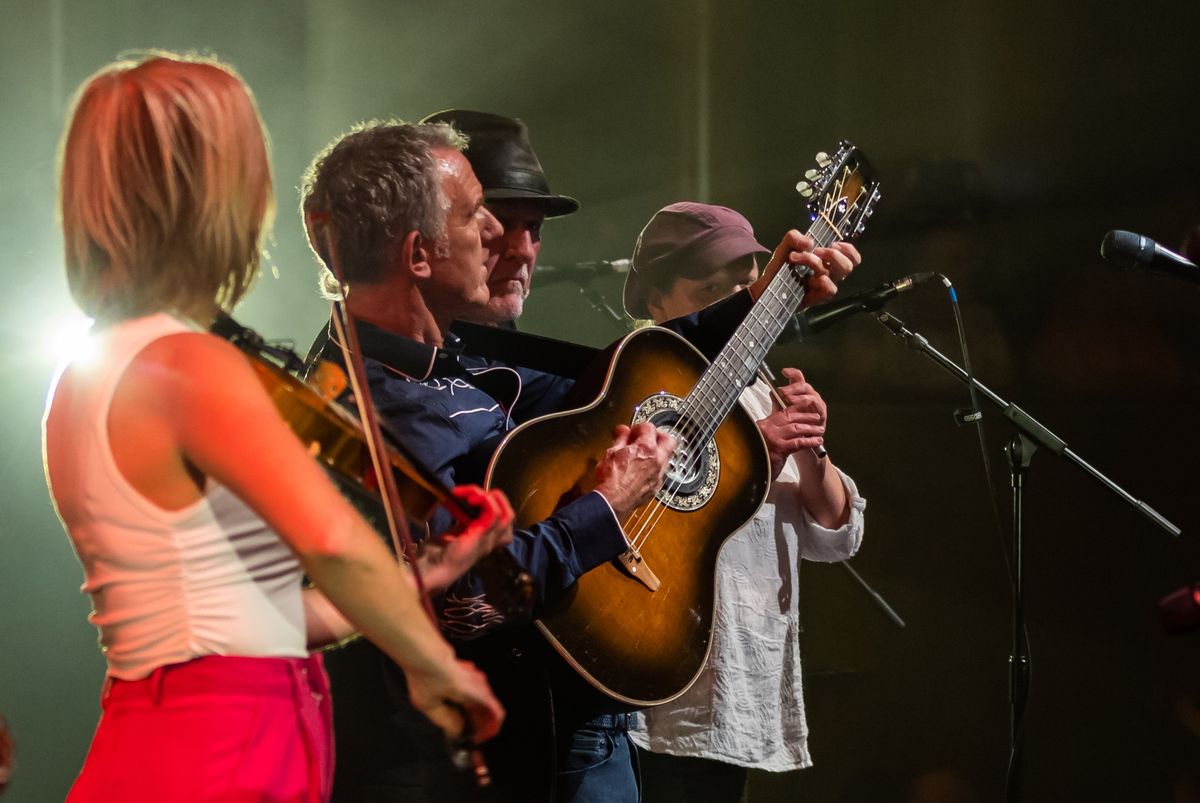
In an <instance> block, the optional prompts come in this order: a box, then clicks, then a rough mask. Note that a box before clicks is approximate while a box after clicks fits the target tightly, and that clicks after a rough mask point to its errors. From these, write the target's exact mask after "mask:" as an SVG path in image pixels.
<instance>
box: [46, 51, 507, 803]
mask: <svg viewBox="0 0 1200 803" xmlns="http://www.w3.org/2000/svg"><path fill="white" fill-rule="evenodd" d="M272 209H273V196H272V190H271V176H270V169H269V167H268V155H267V144H266V138H265V132H264V130H263V126H262V122H261V119H260V117H259V114H258V110H257V108H256V106H255V103H254V100H253V98H252V96H251V94H250V92H249V90H248V89H247V87H246V86H245V85H244V84H243V83H242V81H241V80H240V79H239V78H238V76H237V75H236V74H235V73H234V72H233V71H232V70H231V69H230V68H228V67H226V66H224V65H222V64H220V63H218V62H216V61H213V60H207V59H197V58H190V57H183V56H177V55H172V54H156V55H154V56H151V57H148V58H145V59H143V60H139V61H122V62H117V63H114V64H110V65H108V66H106V67H104V68H103V69H101V70H100V71H99V72H97V73H96V74H95V75H93V76H92V77H91V78H90V79H89V80H88V81H87V82H86V83H85V84H84V85H83V87H82V88H81V90H80V92H79V95H78V97H77V99H76V103H75V107H74V110H73V112H72V115H71V118H70V120H69V122H68V125H67V129H66V132H65V134H64V139H63V143H62V152H61V186H60V213H61V217H62V226H63V233H64V238H65V245H66V266H67V280H68V284H69V287H70V290H71V293H72V295H73V297H74V298H75V300H76V301H77V302H78V304H79V306H80V307H81V308H82V309H83V311H84V312H85V313H87V314H88V315H90V316H91V317H93V318H94V319H95V321H96V324H95V327H94V330H93V335H92V338H93V340H94V346H95V348H94V350H93V356H92V357H91V358H89V359H87V360H77V361H76V362H74V363H73V364H71V365H69V366H67V367H66V368H65V369H64V370H63V372H62V374H61V375H60V376H59V378H58V379H57V381H56V383H55V386H54V388H53V389H52V391H51V393H50V398H49V401H48V403H47V409H46V415H45V420H44V444H45V446H44V448H45V463H46V474H47V480H48V484H49V486H50V491H51V496H52V497H53V500H54V504H55V506H56V509H57V511H58V513H59V516H60V518H61V519H62V521H63V524H64V526H65V528H66V530H67V534H68V536H69V537H70V539H71V542H72V545H73V546H74V548H75V550H76V553H77V554H78V556H79V559H80V562H81V563H82V565H83V570H84V577H85V582H84V586H83V590H84V591H86V592H87V593H89V594H90V595H91V597H92V602H93V605H94V611H93V613H92V616H91V619H92V621H93V622H94V623H95V624H96V626H97V628H98V629H99V632H100V643H101V645H102V650H103V651H104V654H105V658H106V661H107V664H108V669H107V673H106V679H105V683H104V690H103V695H102V709H103V712H102V716H101V719H100V724H99V726H98V727H97V731H96V734H95V737H94V739H93V742H92V746H91V749H90V751H89V753H88V757H87V761H86V763H85V765H84V768H83V770H82V772H81V773H80V776H79V778H78V779H77V781H76V783H75V785H74V787H73V788H72V791H71V795H70V798H69V799H70V800H74V801H90V800H122V801H140V800H146V801H151V800H153V801H163V800H171V801H186V800H228V799H237V800H260V799H261V800H267V799H269V800H288V801H299V800H324V799H326V798H327V797H328V793H329V779H330V771H331V764H332V756H331V746H330V745H331V739H330V732H329V727H330V726H329V701H328V690H327V687H326V682H325V676H324V670H323V668H322V666H321V662H320V658H319V656H310V652H309V651H310V650H311V649H313V648H315V647H318V646H320V645H322V644H325V643H329V642H332V641H336V640H339V639H342V638H345V637H346V636H348V635H350V634H351V633H352V632H354V631H355V630H358V631H361V633H362V634H363V635H365V636H366V637H367V638H369V639H371V640H372V641H373V642H375V643H376V644H377V645H379V646H380V647H381V648H382V649H383V651H384V652H385V653H387V654H388V655H389V656H390V657H391V658H392V659H393V660H395V661H396V662H397V664H399V665H400V666H401V667H402V668H403V669H404V671H405V672H406V674H407V677H408V682H409V687H410V689H411V694H412V697H413V701H414V703H415V705H416V706H417V707H418V708H419V709H420V710H421V711H422V712H424V713H425V714H426V715H427V716H428V717H429V718H430V719H431V720H433V721H434V722H435V723H436V724H437V725H439V726H440V727H441V728H443V729H444V730H445V731H446V732H447V733H450V734H455V733H457V732H459V730H460V729H461V728H462V727H463V725H464V722H463V721H462V717H461V715H460V713H461V712H465V714H466V716H467V718H468V719H469V720H470V723H469V724H470V725H471V727H472V729H473V732H474V734H475V736H476V737H479V738H488V737H490V736H491V735H493V734H494V733H495V732H496V731H497V730H498V728H499V723H500V720H501V718H502V716H503V712H502V711H501V709H500V706H499V703H497V702H496V700H495V698H494V697H493V696H492V694H491V691H490V689H489V688H488V686H487V683H486V681H485V680H484V678H483V676H482V675H481V674H480V673H478V671H477V670H475V668H474V667H472V666H471V665H469V664H465V663H462V662H459V661H457V660H456V659H455V657H454V654H453V652H452V650H451V648H450V647H449V645H448V644H447V643H446V642H445V641H444V640H443V639H442V638H441V636H440V635H439V634H438V633H437V631H436V630H435V629H434V626H433V625H432V624H431V623H430V621H428V619H427V618H426V617H425V616H424V614H423V613H422V610H421V607H420V604H419V600H418V597H417V594H416V591H415V588H414V584H413V582H412V581H411V578H410V576H409V575H408V573H407V571H406V570H405V569H403V568H402V567H401V566H399V565H397V564H396V562H395V561H394V560H393V559H392V557H391V555H390V554H389V553H388V552H387V550H386V549H385V548H384V547H383V545H382V543H381V542H380V540H379V539H378V537H377V536H376V535H375V533H374V532H373V531H372V530H371V529H370V527H369V525H368V524H367V523H366V522H365V521H363V520H362V519H361V518H360V517H359V516H358V515H357V514H356V513H355V512H354V511H353V509H352V508H351V507H350V506H349V505H348V504H347V503H346V502H345V501H344V500H343V499H342V498H341V497H340V496H339V495H338V493H337V492H336V490H335V489H334V487H333V485H332V484H331V483H330V481H329V480H328V479H327V478H326V477H325V475H324V474H323V473H322V471H321V469H320V468H319V467H318V466H317V465H316V463H315V462H314V461H313V460H312V459H311V458H310V457H309V456H308V454H307V453H306V451H305V450H304V448H303V447H302V446H301V444H300V443H299V441H298V440H297V439H296V438H295V437H294V436H293V435H292V433H291V431H290V430H289V429H288V427H287V425H286V424H285V423H284V422H283V421H282V420H281V419H280V417H279V415H278V414H277V413H276V411H275V409H274V407H273V406H272V403H271V401H270V400H269V398H268V397H267V395H266V393H265V391H264V390H263V389H262V387H261V385H260V383H259V380H258V379H257V377H256V375H255V374H254V372H253V370H252V368H251V367H250V366H249V365H248V363H247V362H246V360H245V358H244V357H243V356H242V354H241V353H239V352H238V351H236V350H235V349H234V348H233V347H231V346H230V345H229V344H227V343H225V342H224V341H222V340H220V339H218V338H216V337H214V336H212V335H210V334H207V333H206V330H207V329H208V326H209V324H210V323H211V321H212V320H213V318H214V316H215V315H216V313H217V312H218V311H221V310H228V309H229V308H231V307H232V306H233V305H234V304H235V303H237V301H238V300H239V299H240V298H241V297H242V296H243V294H244V293H245V292H246V291H247V290H248V288H249V286H250V284H251V282H252V280H253V278H254V276H255V274H256V272H257V267H258V266H257V261H258V260H257V257H258V253H259V242H260V238H261V235H262V232H263V230H264V227H265V226H266V225H268V223H269V218H270V215H271V211H272ZM461 492H462V493H469V494H470V495H471V497H472V501H475V502H477V503H478V504H480V505H482V507H483V508H484V510H485V513H484V514H483V515H481V517H480V519H479V520H478V521H476V522H475V523H474V524H473V525H472V526H471V527H469V528H467V530H466V531H465V532H464V533H462V534H461V535H460V537H458V538H457V539H455V540H454V542H453V543H452V545H451V546H450V550H449V551H450V559H449V560H447V559H445V556H443V559H442V560H441V561H440V562H439V564H438V565H437V567H436V568H435V569H434V571H433V572H432V573H431V575H430V577H429V578H428V580H429V584H430V586H431V587H439V586H444V585H445V584H446V583H448V582H449V581H450V580H452V579H453V578H454V577H455V576H456V575H457V573H460V572H461V571H463V570H465V568H466V567H467V566H469V565H470V563H472V562H473V561H474V559H475V558H477V557H478V556H479V555H481V554H483V553H484V552H485V551H487V550H489V549H491V548H492V547H493V546H495V545H496V544H497V543H499V542H503V541H504V540H506V539H507V538H508V537H510V533H511V526H510V522H511V511H510V510H509V508H508V505H507V503H506V502H505V501H504V500H503V498H502V497H498V496H495V495H483V494H482V493H481V492H478V491H461ZM305 574H307V575H308V576H309V577H310V578H311V579H312V580H313V581H314V583H315V584H316V586H317V588H311V589H302V587H301V578H302V576H303V575H305Z"/></svg>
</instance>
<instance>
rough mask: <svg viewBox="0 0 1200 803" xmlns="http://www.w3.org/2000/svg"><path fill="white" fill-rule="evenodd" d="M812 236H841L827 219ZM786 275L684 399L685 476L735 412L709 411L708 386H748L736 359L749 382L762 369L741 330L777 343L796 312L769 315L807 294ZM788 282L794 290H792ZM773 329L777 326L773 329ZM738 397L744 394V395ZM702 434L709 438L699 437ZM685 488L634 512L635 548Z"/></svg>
mask: <svg viewBox="0 0 1200 803" xmlns="http://www.w3.org/2000/svg"><path fill="white" fill-rule="evenodd" d="M823 222H824V223H825V226H822V225H821V224H822V223H823ZM823 228H830V229H833V230H832V231H823ZM808 233H809V235H810V236H812V237H813V238H814V239H815V240H817V242H818V244H819V246H825V245H828V244H829V243H831V242H833V241H834V240H835V239H836V237H831V235H835V234H836V233H837V230H836V229H835V228H833V227H832V226H830V225H829V222H828V218H825V217H818V218H817V220H816V221H815V222H814V225H813V226H812V227H810V229H809V232H808ZM825 238H829V240H828V241H826V239H825ZM784 276H785V277H786V278H785V279H783V280H782V281H779V282H775V281H772V282H771V284H769V285H768V287H767V290H766V291H765V292H764V294H763V295H764V297H765V299H766V301H767V302H768V303H766V304H763V305H761V306H758V305H756V308H755V309H753V310H752V311H751V314H750V315H748V316H747V322H746V325H745V326H739V327H738V329H737V330H735V332H734V339H735V340H736V341H738V342H735V344H734V346H733V347H732V348H731V349H729V350H725V349H722V352H721V353H720V354H719V355H718V358H717V360H714V362H713V363H712V365H710V366H709V368H708V369H707V370H706V371H705V372H704V374H703V375H702V376H701V378H700V381H699V382H697V386H696V388H695V390H694V391H693V392H692V393H691V394H689V396H688V398H687V399H685V400H684V404H683V405H682V406H681V408H680V418H679V421H683V422H684V425H683V426H677V432H679V434H680V436H681V438H684V439H686V442H687V444H688V448H689V450H690V453H691V455H694V456H693V457H690V458H689V462H688V463H687V464H685V469H686V470H685V471H684V472H683V476H687V475H690V474H692V473H693V472H694V471H696V470H697V468H698V467H699V465H700V463H701V462H702V461H703V459H704V454H705V453H706V452H707V445H708V441H709V439H710V438H711V437H712V435H713V434H714V433H715V430H716V429H717V428H718V427H719V426H720V423H721V421H722V420H723V419H724V417H725V415H726V414H727V413H728V412H729V409H731V408H732V404H729V403H727V404H726V406H725V409H724V410H722V409H720V405H718V404H713V405H712V406H711V407H710V405H709V397H710V395H712V394H711V390H710V389H709V386H710V385H713V384H717V383H719V382H720V381H721V380H724V379H728V380H729V381H730V383H731V384H733V383H737V384H745V382H742V381H741V380H739V379H738V377H737V373H736V371H734V370H733V369H732V367H731V366H730V365H729V362H730V361H731V359H732V357H734V356H736V357H738V358H739V360H740V362H741V368H742V370H748V371H749V372H750V373H749V374H747V377H743V378H742V379H745V380H747V381H748V376H749V375H750V374H753V373H754V371H755V370H757V363H758V361H756V360H751V359H750V358H751V355H750V354H749V353H748V352H746V351H745V344H746V342H747V341H746V338H744V337H742V331H743V330H749V331H750V337H751V338H756V339H757V340H758V342H759V343H766V342H768V338H769V340H770V342H774V340H775V338H777V337H778V335H779V333H780V332H781V331H782V330H783V327H784V326H785V325H786V322H787V319H788V318H789V317H790V315H791V313H788V314H784V315H781V314H779V313H778V312H777V313H776V316H775V319H774V320H772V319H770V318H768V317H767V314H768V313H770V312H772V311H774V310H773V307H774V305H775V303H777V302H778V301H779V300H780V299H781V298H782V299H783V300H785V301H786V299H787V297H788V295H789V294H795V293H799V292H800V291H801V289H802V284H801V283H800V281H799V279H798V277H797V276H796V274H795V273H793V272H790V271H789V272H788V273H787V274H784ZM789 283H790V284H791V285H794V286H787V285H788V284H789ZM759 312H761V314H756V313H759ZM772 324H774V325H773V326H772ZM771 328H774V329H775V331H774V332H773V333H770V332H769V329H771ZM718 389H719V388H718ZM732 389H733V388H727V389H726V390H725V394H724V395H725V397H726V398H732V399H733V403H736V399H737V396H735V395H734V394H732V392H731V391H732ZM738 395H740V393H739V394H738ZM719 397H720V394H717V395H716V396H714V397H713V398H714V402H715V400H716V398H719ZM697 398H699V399H700V403H699V407H700V409H699V410H698V411H696V412H695V413H692V412H690V408H692V407H694V406H696V405H694V404H689V402H694V401H695V400H696V399H697ZM677 424H678V422H677ZM701 435H703V436H704V437H700V436H701ZM677 473H678V472H677ZM681 485H682V481H681V480H675V481H670V482H668V483H667V485H666V486H664V487H663V489H661V491H662V492H665V495H666V496H667V497H668V500H667V501H666V502H664V500H662V499H660V498H659V495H658V494H656V495H655V498H654V501H653V503H652V504H650V505H646V506H643V508H642V509H641V510H640V511H635V512H634V515H633V517H631V519H630V520H629V522H628V523H627V532H628V531H629V529H633V530H634V537H633V538H632V539H631V546H633V547H634V548H635V549H640V548H641V547H642V546H643V545H644V544H645V543H646V541H647V540H648V539H649V536H650V534H651V533H652V532H653V529H654V527H655V526H656V525H657V523H658V521H659V520H660V519H661V517H662V516H663V515H664V514H665V512H666V510H667V508H668V507H669V506H670V504H672V503H674V502H675V499H676V497H677V496H678V493H679V491H680V488H681Z"/></svg>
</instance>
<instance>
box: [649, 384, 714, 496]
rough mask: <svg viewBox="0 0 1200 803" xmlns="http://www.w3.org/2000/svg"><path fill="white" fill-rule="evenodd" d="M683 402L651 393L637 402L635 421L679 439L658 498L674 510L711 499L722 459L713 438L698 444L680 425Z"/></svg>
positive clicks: (676, 439) (667, 395)
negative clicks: (646, 422) (642, 422)
mask: <svg viewBox="0 0 1200 803" xmlns="http://www.w3.org/2000/svg"><path fill="white" fill-rule="evenodd" d="M681 403H682V400H681V399H680V398H679V397H677V396H672V395H670V394H667V393H659V394H655V395H654V396H650V397H649V398H647V399H645V400H644V401H643V402H642V403H641V404H640V405H638V407H637V410H636V411H635V413H634V416H633V423H635V424H636V423H638V422H641V421H648V422H650V423H651V424H653V425H654V426H655V428H656V429H658V430H659V431H661V432H666V433H667V434H669V435H671V436H672V437H674V438H675V441H676V443H675V452H674V454H672V455H671V462H670V464H669V465H668V467H667V476H666V479H665V480H664V481H663V487H662V488H661V489H660V490H659V492H658V493H657V494H655V497H656V498H657V499H658V501H659V502H661V503H662V504H664V505H666V506H667V507H670V508H674V509H675V510H696V509H698V508H700V507H703V506H704V504H705V503H706V502H708V500H709V499H711V498H712V495H713V492H714V491H715V490H716V487H717V479H718V477H719V476H720V469H721V461H720V457H719V456H718V453H717V445H716V443H715V442H714V441H713V440H712V439H711V438H710V439H709V440H708V442H707V443H702V444H696V443H695V442H694V441H693V440H692V438H691V437H690V436H689V435H687V434H686V428H685V427H681V426H680V416H679V405H680V404H681Z"/></svg>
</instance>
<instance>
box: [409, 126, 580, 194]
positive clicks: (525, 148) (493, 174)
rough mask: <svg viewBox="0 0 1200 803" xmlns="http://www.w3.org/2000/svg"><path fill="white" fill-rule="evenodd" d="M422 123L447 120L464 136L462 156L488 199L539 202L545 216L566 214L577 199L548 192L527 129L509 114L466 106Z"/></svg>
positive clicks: (548, 189) (544, 175)
mask: <svg viewBox="0 0 1200 803" xmlns="http://www.w3.org/2000/svg"><path fill="white" fill-rule="evenodd" d="M421 122H422V123H448V124H450V125H452V126H454V128H455V129H457V130H458V131H461V132H462V133H464V134H466V135H467V139H468V140H469V142H468V143H467V151H466V157H467V161H469V162H470V163H471V169H472V170H474V171H475V175H476V176H477V177H478V178H479V183H480V184H482V185H483V197H484V198H486V199H487V200H489V201H493V200H501V199H505V198H520V199H524V200H535V201H540V202H541V203H542V204H543V206H544V207H545V209H546V217H559V216H561V215H569V214H571V213H572V212H574V211H576V210H577V209H579V201H576V200H575V199H574V198H571V197H570V196H567V195H555V194H553V193H552V192H550V185H549V183H547V181H546V174H545V172H544V171H543V170H542V163H541V162H539V161H538V158H537V154H536V153H534V152H533V146H532V145H530V144H529V129H528V128H527V127H526V125H525V123H523V122H521V121H520V120H517V119H516V118H513V117H505V116H503V115H500V114H489V113H488V112H474V111H468V110H466V109H447V110H446V111H441V112H437V113H436V114H431V115H429V116H428V117H426V118H425V119H423V120H421Z"/></svg>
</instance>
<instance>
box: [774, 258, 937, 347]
mask: <svg viewBox="0 0 1200 803" xmlns="http://www.w3.org/2000/svg"><path fill="white" fill-rule="evenodd" d="M936 277H937V274H936V273H932V272H928V271H926V272H922V273H914V274H912V275H910V276H905V277H904V278H903V279H897V280H896V281H894V282H888V283H887V284H884V285H880V286H879V287H876V288H875V289H874V290H867V291H866V292H863V293H856V294H855V295H852V296H849V297H847V298H843V299H836V298H835V299H834V300H832V301H827V302H825V303H824V304H818V305H817V306H815V307H810V308H809V309H807V310H805V311H804V312H801V313H799V314H798V315H796V325H795V328H796V330H797V333H798V334H799V335H801V336H803V337H807V336H808V335H812V334H816V333H817V332H819V331H821V330H822V329H825V328H826V327H829V326H833V324H835V323H837V322H838V321H841V320H845V319H846V318H849V317H850V316H852V315H857V314H858V313H860V312H874V311H875V310H877V309H880V308H882V307H883V305H884V304H886V303H887V302H888V301H890V300H891V299H893V298H895V297H896V296H898V295H900V294H901V293H904V292H907V291H909V290H911V289H912V288H913V287H914V286H916V285H918V284H922V283H924V282H927V281H929V280H930V279H933V278H936Z"/></svg>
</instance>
